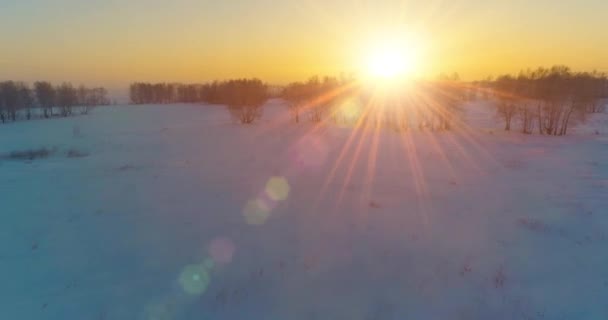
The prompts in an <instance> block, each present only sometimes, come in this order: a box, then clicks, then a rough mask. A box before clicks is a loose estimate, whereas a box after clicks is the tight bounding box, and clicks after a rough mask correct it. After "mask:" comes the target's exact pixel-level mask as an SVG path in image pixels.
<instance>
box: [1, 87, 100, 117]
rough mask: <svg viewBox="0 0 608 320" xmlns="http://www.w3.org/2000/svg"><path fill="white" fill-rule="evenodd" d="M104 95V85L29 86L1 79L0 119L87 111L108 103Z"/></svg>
mask: <svg viewBox="0 0 608 320" xmlns="http://www.w3.org/2000/svg"><path fill="white" fill-rule="evenodd" d="M107 95H108V92H107V90H106V89H105V88H102V87H97V88H88V87H85V86H83V85H81V86H78V87H74V86H73V85H72V84H71V83H69V82H64V83H62V84H60V85H57V86H54V85H53V84H52V83H50V82H48V81H37V82H35V83H34V86H33V88H32V87H30V86H29V84H27V83H24V82H18V81H4V82H0V121H1V122H2V123H4V122H6V121H17V120H18V119H20V118H25V119H27V120H29V119H32V118H33V117H36V116H38V117H44V118H50V117H53V116H62V117H67V116H70V115H73V114H74V113H75V112H79V113H81V114H88V113H89V112H90V111H91V110H92V109H93V108H94V107H96V106H99V105H107V104H109V103H110V101H109V99H108V97H107Z"/></svg>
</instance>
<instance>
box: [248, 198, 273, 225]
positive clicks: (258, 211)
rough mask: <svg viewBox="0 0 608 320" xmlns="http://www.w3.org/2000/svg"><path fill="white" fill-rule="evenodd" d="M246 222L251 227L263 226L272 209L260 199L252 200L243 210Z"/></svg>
mask: <svg viewBox="0 0 608 320" xmlns="http://www.w3.org/2000/svg"><path fill="white" fill-rule="evenodd" d="M243 215H244V216H245V221H247V223H248V224H250V225H255V226H259V225H263V224H264V223H266V220H268V218H269V217H270V208H269V206H268V205H267V204H265V203H264V202H263V201H261V200H260V199H258V198H256V199H252V200H249V201H248V202H247V204H246V205H245V208H244V209H243Z"/></svg>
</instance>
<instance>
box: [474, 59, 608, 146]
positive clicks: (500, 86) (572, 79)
mask: <svg viewBox="0 0 608 320" xmlns="http://www.w3.org/2000/svg"><path fill="white" fill-rule="evenodd" d="M481 90H484V91H487V90H491V92H492V95H493V96H494V97H495V100H496V106H497V112H498V115H499V116H500V117H501V119H503V120H504V125H505V126H504V128H505V130H507V131H509V130H511V129H512V127H513V123H514V122H517V123H518V124H519V126H520V130H521V132H523V133H525V134H532V133H533V132H535V131H537V132H538V133H539V134H545V135H555V136H561V135H566V134H567V133H568V127H569V125H570V124H571V123H572V122H573V121H583V120H584V119H585V117H586V115H587V114H589V113H598V112H603V111H604V109H605V101H606V99H608V77H607V76H606V74H604V73H598V72H573V71H572V70H571V69H570V68H568V67H566V66H554V67H551V68H538V69H536V70H527V71H522V72H520V73H519V74H518V75H516V76H514V75H509V74H505V75H501V76H499V77H497V78H496V79H495V80H494V81H491V82H490V81H488V82H486V85H485V86H484V88H483V89H481Z"/></svg>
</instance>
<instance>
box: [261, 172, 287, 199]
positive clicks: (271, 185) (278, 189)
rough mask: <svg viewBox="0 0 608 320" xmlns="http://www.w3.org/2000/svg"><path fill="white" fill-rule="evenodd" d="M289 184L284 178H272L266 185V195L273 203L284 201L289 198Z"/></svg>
mask: <svg viewBox="0 0 608 320" xmlns="http://www.w3.org/2000/svg"><path fill="white" fill-rule="evenodd" d="M289 189H290V187H289V183H288V182H287V179H285V178H284V177H272V178H270V180H268V182H267V183H266V194H267V195H268V197H269V198H270V199H272V200H274V201H283V200H286V199H287V197H288V196H289Z"/></svg>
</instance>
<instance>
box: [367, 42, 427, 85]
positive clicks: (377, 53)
mask: <svg viewBox="0 0 608 320" xmlns="http://www.w3.org/2000/svg"><path fill="white" fill-rule="evenodd" d="M367 46H368V47H367V48H366V50H364V52H365V56H364V58H363V70H364V72H365V74H366V76H367V78H368V79H369V80H372V81H378V80H382V81H384V82H386V81H391V82H392V81H395V80H403V79H407V78H410V77H413V76H414V74H415V73H416V72H417V71H418V70H417V69H418V67H419V65H420V61H419V60H420V59H419V46H417V45H415V44H414V42H412V41H407V40H404V39H402V38H401V39H398V40H394V39H382V40H381V41H374V42H371V43H369V44H368V45H367Z"/></svg>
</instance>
